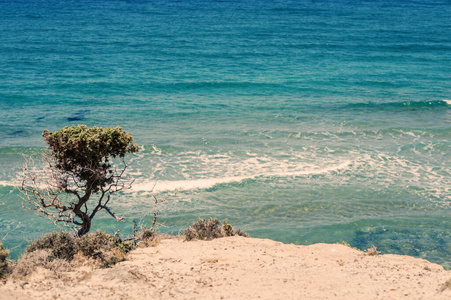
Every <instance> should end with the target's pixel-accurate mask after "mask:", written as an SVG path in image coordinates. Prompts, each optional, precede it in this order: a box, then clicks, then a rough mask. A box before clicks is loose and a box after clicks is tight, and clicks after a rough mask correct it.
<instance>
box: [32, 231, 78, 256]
mask: <svg viewBox="0 0 451 300" xmlns="http://www.w3.org/2000/svg"><path fill="white" fill-rule="evenodd" d="M44 249H47V250H50V251H51V254H50V256H49V259H50V260H52V259H64V260H67V261H71V260H72V259H73V258H74V255H75V253H77V250H78V249H77V240H76V238H75V237H74V236H73V235H71V234H70V233H68V232H60V233H58V232H51V233H49V234H46V235H44V236H43V237H41V238H40V239H37V240H35V241H33V242H31V243H30V244H29V245H28V246H27V249H26V253H31V252H34V251H36V250H44Z"/></svg>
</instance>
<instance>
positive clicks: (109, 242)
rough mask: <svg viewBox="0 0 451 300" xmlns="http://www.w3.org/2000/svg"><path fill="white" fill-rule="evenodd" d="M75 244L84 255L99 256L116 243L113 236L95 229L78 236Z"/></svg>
mask: <svg viewBox="0 0 451 300" xmlns="http://www.w3.org/2000/svg"><path fill="white" fill-rule="evenodd" d="M77 246H78V251H81V253H83V255H84V256H87V257H92V258H97V257H100V258H101V257H102V255H103V254H104V253H105V252H107V251H111V250H112V249H113V248H114V247H115V246H116V243H115V238H114V236H112V235H109V234H108V233H105V232H101V231H97V232H94V233H91V234H87V235H84V236H82V237H81V238H79V239H78V240H77Z"/></svg>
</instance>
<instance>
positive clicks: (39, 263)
mask: <svg viewBox="0 0 451 300" xmlns="http://www.w3.org/2000/svg"><path fill="white" fill-rule="evenodd" d="M38 267H42V268H45V269H48V270H51V271H54V272H55V273H57V272H60V271H70V269H71V266H70V263H69V262H68V261H67V260H65V259H60V258H55V257H54V256H53V253H52V251H51V250H50V249H36V250H34V251H32V252H27V253H25V254H24V255H22V257H21V258H20V259H19V261H18V262H17V264H16V265H15V266H14V270H13V273H12V277H13V278H24V277H27V276H29V275H30V274H32V273H33V272H34V271H35V270H36V268H38Z"/></svg>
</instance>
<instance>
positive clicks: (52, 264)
mask: <svg viewBox="0 0 451 300" xmlns="http://www.w3.org/2000/svg"><path fill="white" fill-rule="evenodd" d="M132 249H134V243H133V241H123V240H121V239H120V238H119V237H117V236H114V235H110V234H107V233H105V232H101V231H97V232H93V233H89V234H86V235H84V236H82V237H77V236H74V235H71V234H70V233H68V232H59V233H58V232H52V233H49V234H46V235H44V236H43V237H41V238H40V239H37V240H35V241H33V242H31V243H30V244H29V245H28V247H27V249H26V253H25V254H24V255H23V256H22V257H21V258H20V259H19V261H18V263H17V267H15V270H16V268H17V270H16V271H15V274H19V275H21V276H27V275H28V274H29V273H31V272H32V271H33V270H34V269H35V268H36V267H37V266H41V267H44V268H46V269H51V270H56V269H57V268H58V266H60V267H61V268H63V269H64V270H66V269H67V264H68V263H71V262H72V261H73V260H74V259H75V258H76V257H77V259H81V261H86V259H93V260H94V261H96V262H98V263H99V265H100V267H110V266H112V265H114V264H115V263H117V262H119V261H123V260H124V259H125V255H126V253H128V252H130V251H131V250H132Z"/></svg>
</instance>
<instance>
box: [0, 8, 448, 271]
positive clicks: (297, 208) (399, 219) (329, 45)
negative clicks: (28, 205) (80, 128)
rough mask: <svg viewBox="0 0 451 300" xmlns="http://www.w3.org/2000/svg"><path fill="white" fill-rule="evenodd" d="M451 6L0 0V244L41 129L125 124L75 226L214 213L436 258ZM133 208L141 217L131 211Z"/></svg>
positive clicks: (23, 220) (284, 236) (27, 224)
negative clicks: (118, 170) (118, 190)
mask: <svg viewBox="0 0 451 300" xmlns="http://www.w3.org/2000/svg"><path fill="white" fill-rule="evenodd" d="M450 16H451V3H450V2H449V1H447V0H417V1H404V0H403V1H401V0H399V1H344V0H338V1H303V0H299V1H281V0H280V1H269V0H261V1H257V0H247V1H226V0H224V1H201V0H200V1H194V0H181V1H150V0H149V1H145V0H141V1H115V0H111V1H106V0H104V1H98V0H96V1H94V0H77V1H75V0H74V1H69V0H68V1H55V0H45V1H44V0H35V1H32V0H18V1H6V0H0V41H1V43H0V66H1V68H0V239H3V243H4V244H5V245H6V246H7V247H9V248H12V247H16V246H18V247H17V248H15V249H14V250H13V252H12V255H13V257H17V255H19V254H20V252H21V251H22V250H23V248H24V246H25V244H26V241H28V240H30V239H33V238H36V237H39V236H40V235H42V234H43V233H45V232H49V231H51V230H54V229H55V228H54V226H53V225H52V224H51V223H50V222H49V221H47V220H46V219H43V218H40V217H38V216H37V215H35V214H34V213H33V212H29V211H26V210H24V209H23V208H22V207H21V200H20V199H21V198H20V193H19V192H18V190H17V186H18V184H19V182H20V179H21V165H22V164H23V155H25V156H28V155H32V156H34V157H36V159H38V158H39V155H40V153H41V151H42V150H43V149H45V144H44V142H43V140H42V138H41V133H42V131H43V130H44V129H50V130H57V129H59V128H61V127H64V126H69V125H76V124H87V125H89V126H94V125H96V126H117V125H119V124H120V125H121V126H122V127H123V128H124V129H125V130H127V131H129V132H131V133H132V134H133V135H134V136H135V141H136V142H137V143H138V144H139V145H140V146H141V151H140V152H139V153H138V154H136V155H130V156H129V161H130V162H131V163H132V166H131V168H130V170H129V173H128V174H129V175H130V176H131V177H132V178H134V179H135V183H134V186H133V189H132V190H131V191H127V192H124V193H122V194H118V195H115V198H114V203H113V204H112V208H113V210H114V211H115V212H117V213H118V214H122V215H123V216H125V217H126V221H125V222H122V223H117V222H116V221H115V220H113V219H112V218H110V217H109V216H108V215H107V214H106V213H103V214H99V216H98V217H97V218H96V219H94V222H93V228H94V230H96V229H101V230H106V231H108V232H111V233H112V232H114V231H116V230H117V229H122V233H123V235H128V234H131V232H132V227H133V221H140V220H141V219H142V220H143V222H148V223H149V222H150V218H149V217H148V215H149V214H151V213H152V207H153V195H155V196H156V197H158V198H159V199H166V202H165V203H163V204H160V205H159V206H158V208H159V210H160V219H159V220H160V221H161V222H164V223H165V225H166V226H167V228H161V230H162V231H167V232H178V231H180V230H182V229H184V228H186V227H187V226H188V225H189V224H191V223H192V222H193V221H195V220H197V219H198V218H199V217H210V216H211V217H217V218H220V219H227V220H228V221H229V222H230V223H231V224H233V225H234V226H235V227H238V228H241V229H243V230H245V231H247V232H248V233H249V234H250V235H251V236H253V237H261V238H271V239H274V240H278V241H282V242H285V243H295V244H311V243H317V242H326V243H335V242H341V241H346V242H348V243H350V244H351V245H352V246H354V247H358V248H361V249H366V248H369V247H370V246H371V245H376V246H377V248H378V250H380V251H382V252H383V253H394V254H406V255H413V256H415V257H421V258H425V259H428V260H430V261H433V262H436V263H439V264H442V265H443V266H445V267H446V268H448V269H449V268H451V239H450V235H451V190H450V187H451V176H450V175H451V174H450V172H451V171H450V170H451V147H450V146H451V143H450V141H451V101H450V100H447V99H451V84H450V78H451V34H450V32H451V24H450V22H449V17H450ZM146 215H147V217H146Z"/></svg>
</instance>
